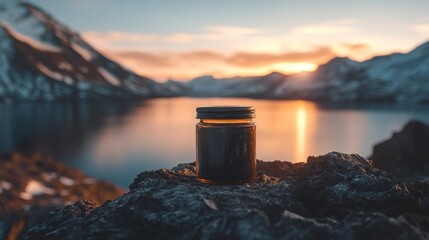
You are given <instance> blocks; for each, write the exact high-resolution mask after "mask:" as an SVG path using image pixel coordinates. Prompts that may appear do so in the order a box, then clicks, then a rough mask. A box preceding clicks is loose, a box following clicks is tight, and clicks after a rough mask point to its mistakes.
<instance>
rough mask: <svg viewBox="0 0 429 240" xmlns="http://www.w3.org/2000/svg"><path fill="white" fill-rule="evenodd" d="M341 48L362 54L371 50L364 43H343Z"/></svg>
mask: <svg viewBox="0 0 429 240" xmlns="http://www.w3.org/2000/svg"><path fill="white" fill-rule="evenodd" d="M342 46H343V47H345V48H346V49H347V50H349V51H353V52H364V51H368V50H370V49H371V48H370V47H369V45H368V44H366V43H343V44H342Z"/></svg>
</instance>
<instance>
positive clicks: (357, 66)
mask: <svg viewBox="0 0 429 240" xmlns="http://www.w3.org/2000/svg"><path fill="white" fill-rule="evenodd" d="M168 85H170V86H171V87H172V88H173V87H174V89H176V91H178V89H179V90H180V91H181V93H182V94H183V95H187V96H210V97H215V96H217V97H255V98H271V99H306V100H312V101H323V102H404V103H429V42H427V43H425V44H422V45H420V46H419V47H417V48H416V49H414V50H413V51H411V52H409V53H405V54H400V53H395V54H390V55H386V56H379V57H374V58H372V59H370V60H367V61H364V62H356V61H353V60H351V59H349V58H339V57H337V58H334V59H332V60H331V61H329V62H328V63H326V64H323V65H320V66H319V67H318V68H317V70H316V71H315V72H311V73H299V74H294V75H283V74H280V73H275V72H274V73H271V74H269V75H266V76H260V77H234V78H226V79H215V78H213V77H211V76H204V77H199V78H196V79H193V80H192V81H189V82H186V83H179V82H174V81H170V82H168Z"/></svg>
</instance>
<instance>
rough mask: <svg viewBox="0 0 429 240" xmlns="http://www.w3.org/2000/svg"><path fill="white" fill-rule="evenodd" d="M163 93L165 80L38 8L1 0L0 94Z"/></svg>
mask: <svg viewBox="0 0 429 240" xmlns="http://www.w3.org/2000/svg"><path fill="white" fill-rule="evenodd" d="M165 95H169V92H168V90H167V89H166V87H165V86H163V85H161V84H159V83H157V82H155V81H153V80H150V79H148V78H145V77H142V76H139V75H137V74H135V73H133V72H132V71H130V70H127V69H125V68H124V67H122V66H121V65H119V64H118V63H116V62H114V61H111V60H110V59H108V58H106V57H105V56H103V55H102V54H100V53H99V52H97V51H96V50H95V49H94V48H92V47H91V46H90V45H89V44H88V43H86V42H85V41H84V40H83V39H82V38H81V37H80V36H79V34H78V33H77V32H75V31H73V30H71V29H70V28H68V27H66V26H65V25H63V24H61V23H60V22H58V21H57V20H55V19H54V18H53V17H52V16H50V15H49V14H47V13H45V12H44V11H42V10H41V9H39V8H37V7H35V6H33V5H31V4H29V3H21V2H18V1H12V0H0V100H1V99H11V100H14V99H16V100H53V99H62V98H70V97H73V96H77V97H85V98H100V97H103V96H109V97H155V96H165Z"/></svg>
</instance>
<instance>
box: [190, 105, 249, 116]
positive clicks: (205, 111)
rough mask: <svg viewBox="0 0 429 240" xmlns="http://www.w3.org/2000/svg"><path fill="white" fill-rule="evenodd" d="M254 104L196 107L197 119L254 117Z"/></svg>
mask: <svg viewBox="0 0 429 240" xmlns="http://www.w3.org/2000/svg"><path fill="white" fill-rule="evenodd" d="M255 115H256V114H255V107H254V106H212V107H197V118H199V119H243V118H254V117H255Z"/></svg>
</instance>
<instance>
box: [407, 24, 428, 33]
mask: <svg viewBox="0 0 429 240" xmlns="http://www.w3.org/2000/svg"><path fill="white" fill-rule="evenodd" d="M411 28H412V29H413V30H414V31H416V32H417V33H419V34H421V35H429V23H423V24H417V25H414V26H412V27H411Z"/></svg>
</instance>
